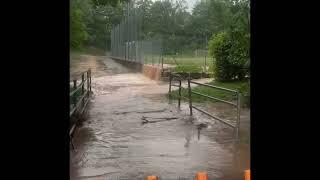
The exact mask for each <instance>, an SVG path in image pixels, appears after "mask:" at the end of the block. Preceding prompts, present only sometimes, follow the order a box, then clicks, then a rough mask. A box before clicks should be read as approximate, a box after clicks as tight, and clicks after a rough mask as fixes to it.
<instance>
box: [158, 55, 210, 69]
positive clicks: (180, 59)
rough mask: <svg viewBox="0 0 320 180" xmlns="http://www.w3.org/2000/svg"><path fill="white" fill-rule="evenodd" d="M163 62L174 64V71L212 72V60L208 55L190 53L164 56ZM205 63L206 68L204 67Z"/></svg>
mask: <svg viewBox="0 0 320 180" xmlns="http://www.w3.org/2000/svg"><path fill="white" fill-rule="evenodd" d="M163 63H164V64H172V65H176V68H175V71H176V72H187V73H188V72H190V73H201V72H209V73H212V72H213V62H212V60H211V59H210V58H208V57H204V56H202V57H195V56H191V55H178V56H164V57H163ZM205 65H207V66H208V69H205Z"/></svg>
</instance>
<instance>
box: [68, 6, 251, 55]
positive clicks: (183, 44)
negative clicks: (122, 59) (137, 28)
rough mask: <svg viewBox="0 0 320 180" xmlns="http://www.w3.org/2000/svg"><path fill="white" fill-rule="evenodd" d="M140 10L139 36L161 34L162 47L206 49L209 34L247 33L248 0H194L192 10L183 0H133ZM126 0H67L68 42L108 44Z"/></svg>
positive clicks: (172, 50) (168, 50)
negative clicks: (69, 5)
mask: <svg viewBox="0 0 320 180" xmlns="http://www.w3.org/2000/svg"><path fill="white" fill-rule="evenodd" d="M134 7H135V8H137V9H139V10H140V11H141V12H142V16H143V22H144V23H143V26H142V34H141V38H143V39H152V38H162V40H163V43H164V51H165V53H167V54H171V53H176V52H180V53H186V52H191V51H193V50H195V49H206V48H207V45H208V41H209V40H210V38H211V36H212V35H213V34H216V33H218V32H222V31H233V32H237V33H233V34H236V35H241V36H242V35H244V34H249V1H248V0H208V1H200V2H198V3H197V4H196V5H195V6H194V8H193V10H192V12H188V11H187V5H186V2H185V1H184V0H177V1H170V0H163V1H152V0H136V1H135V5H134ZM126 12H127V3H126V0H121V1H119V0H71V10H70V46H71V47H72V48H77V47H81V46H95V47H98V48H102V49H109V48H110V32H111V29H112V27H113V26H114V25H116V24H118V23H119V22H120V21H121V19H122V18H123V17H125V16H126Z"/></svg>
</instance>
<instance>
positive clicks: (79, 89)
mask: <svg viewBox="0 0 320 180" xmlns="http://www.w3.org/2000/svg"><path fill="white" fill-rule="evenodd" d="M80 76H81V80H80V84H78V81H79V80H78V79H74V80H72V83H73V87H72V91H71V92H70V94H69V96H70V113H69V116H70V118H71V117H72V116H74V115H76V114H77V115H78V114H79V115H81V114H83V113H84V111H85V109H86V107H87V105H88V103H89V97H90V93H91V92H92V91H91V69H88V70H87V71H85V72H82V73H81V74H80ZM85 84H86V88H85ZM75 127H76V122H75V123H74V124H71V128H70V131H69V136H70V140H71V141H70V142H71V145H72V148H74V146H73V143H72V134H73V131H74V129H75Z"/></svg>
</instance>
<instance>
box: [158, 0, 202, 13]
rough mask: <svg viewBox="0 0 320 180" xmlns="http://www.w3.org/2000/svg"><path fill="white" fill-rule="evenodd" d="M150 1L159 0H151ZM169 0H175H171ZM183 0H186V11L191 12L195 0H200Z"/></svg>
mask: <svg viewBox="0 0 320 180" xmlns="http://www.w3.org/2000/svg"><path fill="white" fill-rule="evenodd" d="M152 1H159V0H152ZM171 1H175V0H171ZM185 1H186V2H187V6H188V12H190V13H191V11H192V9H193V6H194V5H195V4H196V2H198V1H200V0H185Z"/></svg>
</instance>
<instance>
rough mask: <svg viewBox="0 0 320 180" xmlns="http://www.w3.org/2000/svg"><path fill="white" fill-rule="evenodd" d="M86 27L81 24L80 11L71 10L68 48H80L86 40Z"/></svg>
mask: <svg viewBox="0 0 320 180" xmlns="http://www.w3.org/2000/svg"><path fill="white" fill-rule="evenodd" d="M87 37H88V34H87V32H86V26H85V24H84V22H83V17H82V11H81V10H80V9H71V14H70V46H71V48H75V49H76V48H80V47H81V46H82V44H83V42H84V41H85V40H86V39H87Z"/></svg>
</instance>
